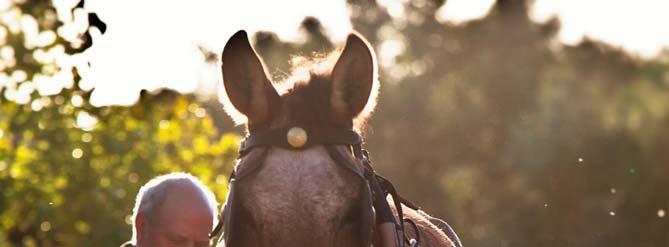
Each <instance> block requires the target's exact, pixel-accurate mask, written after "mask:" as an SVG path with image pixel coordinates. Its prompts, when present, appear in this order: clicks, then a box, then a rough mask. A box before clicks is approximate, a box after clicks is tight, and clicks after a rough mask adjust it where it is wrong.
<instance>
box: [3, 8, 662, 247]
mask: <svg viewBox="0 0 669 247" xmlns="http://www.w3.org/2000/svg"><path fill="white" fill-rule="evenodd" d="M668 8H669V6H667V4H666V3H663V2H662V1H644V2H643V4H641V3H640V2H636V1H601V0H592V1H549V0H536V1H531V0H497V1H495V0H476V1H471V0H469V1H466V0H448V1H443V0H412V1H407V0H402V1H399V0H398V1H395V0H378V1H373V0H371V1H362V0H348V1H323V2H320V1H305V2H300V1H273V2H269V3H268V2H260V1H245V2H244V3H238V4H233V3H218V2H214V1H206V0H198V1H188V2H186V1H183V2H181V1H157V0H155V1H125V0H124V1H92V0H91V1H85V2H84V1H78V0H53V1H46V0H3V1H0V45H1V48H0V58H1V59H0V247H5V246H7V247H9V246H118V245H119V244H120V243H122V242H123V241H125V240H127V239H128V238H129V237H130V235H131V230H130V225H129V224H130V214H131V213H132V212H131V210H132V205H133V201H134V196H135V195H136V193H137V190H138V189H139V187H140V186H141V185H142V184H143V183H145V182H146V181H148V180H149V179H150V178H152V177H153V176H156V175H158V174H163V173H166V172H170V171H188V172H191V173H193V174H194V175H196V176H197V177H199V178H200V179H202V180H203V181H204V182H205V183H206V184H207V185H208V186H210V188H211V189H212V190H214V192H215V193H216V195H217V196H218V200H219V202H223V201H224V200H225V198H224V197H225V194H226V189H227V188H226V183H227V175H228V174H229V171H230V169H231V166H232V162H233V161H234V159H235V157H236V149H237V145H238V143H239V140H240V139H241V136H243V128H242V127H240V126H234V124H233V123H232V121H231V120H230V119H229V118H228V117H227V115H226V114H225V113H224V112H223V110H222V106H221V103H220V102H221V101H220V98H221V97H224V94H222V93H221V80H222V79H221V75H220V62H219V58H218V57H219V54H220V52H221V51H222V48H223V46H224V45H225V41H226V40H227V38H228V37H229V36H230V35H231V34H233V33H234V32H235V31H237V30H239V29H246V30H248V31H250V32H251V33H254V35H253V38H252V42H253V43H254V47H255V48H256V50H257V52H258V53H259V55H260V56H261V57H262V58H263V59H264V60H265V62H266V64H267V68H268V70H269V71H268V72H269V74H271V76H272V77H273V78H274V79H275V80H280V79H283V78H286V77H287V76H288V75H289V74H290V72H291V71H290V70H291V64H290V61H291V58H292V57H293V56H295V55H302V56H307V57H308V56H311V55H313V54H314V53H324V52H329V51H332V50H333V49H336V48H337V47H340V46H341V45H342V41H343V39H344V38H345V37H346V34H347V33H349V32H350V31H351V30H357V31H358V32H360V33H361V34H362V35H364V36H365V37H366V38H367V39H368V40H369V41H370V43H371V44H372V45H373V46H374V48H375V50H376V52H377V56H378V61H379V65H380V73H379V74H380V81H381V83H382V87H381V94H380V98H379V99H380V101H379V105H378V108H377V110H376V112H375V114H374V115H373V119H372V121H371V122H370V125H369V126H368V128H367V130H366V140H367V148H368V149H369V150H370V152H371V153H372V157H373V158H374V161H375V164H376V166H377V169H378V170H379V171H380V173H382V174H383V175H385V176H387V177H389V178H390V179H391V180H392V181H394V182H395V184H396V186H397V187H398V189H399V191H400V192H401V193H402V194H403V195H404V196H405V197H408V198H409V199H411V200H413V201H415V202H416V203H417V204H419V205H421V206H422V207H423V208H424V210H425V211H427V212H429V213H431V214H433V215H435V216H438V217H442V218H444V219H446V220H447V221H448V222H449V223H450V224H451V225H452V226H453V227H455V229H456V231H457V232H458V233H459V235H460V237H461V239H462V240H463V243H464V245H465V246H669V216H667V215H666V214H667V211H669V194H668V193H667V191H666V190H667V189H669V150H668V147H669V114H668V113H669V49H667V47H669V33H668V32H666V23H669V15H666V10H667V9H668Z"/></svg>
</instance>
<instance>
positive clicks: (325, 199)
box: [222, 32, 453, 247]
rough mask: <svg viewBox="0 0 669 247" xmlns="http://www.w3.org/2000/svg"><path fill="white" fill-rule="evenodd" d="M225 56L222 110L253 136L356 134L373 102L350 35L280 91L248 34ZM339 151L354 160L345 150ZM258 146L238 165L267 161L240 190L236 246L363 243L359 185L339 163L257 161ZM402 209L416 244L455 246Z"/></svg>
mask: <svg viewBox="0 0 669 247" xmlns="http://www.w3.org/2000/svg"><path fill="white" fill-rule="evenodd" d="M222 57H223V75H224V83H225V84H226V85H225V89H226V93H227V94H228V98H229V100H230V102H229V104H227V107H226V111H228V112H229V113H234V112H236V111H238V112H240V113H241V114H244V115H245V116H246V117H247V118H248V121H247V128H248V130H249V132H251V133H254V132H256V131H262V130H265V129H268V128H280V127H291V126H300V127H303V128H306V129H314V130H317V129H319V128H331V127H337V128H357V129H360V128H362V127H363V123H364V120H365V119H366V118H367V117H368V116H369V114H370V112H371V111H372V110H373V108H374V106H375V104H376V92H377V91H378V82H377V81H376V62H375V59H374V53H373V51H372V50H371V48H369V45H368V44H367V43H366V41H364V40H363V39H361V38H360V37H359V36H357V35H351V36H349V38H348V39H347V42H346V46H345V47H344V49H343V51H342V52H341V55H339V54H335V55H330V56H327V57H324V58H322V59H318V60H314V61H310V62H308V63H307V64H302V66H301V67H299V70H297V71H296V73H294V75H293V77H291V78H290V79H289V80H288V81H287V82H284V83H282V84H280V85H278V86H277V87H279V88H283V90H280V92H276V91H275V90H274V88H275V87H274V86H272V84H271V83H270V82H269V80H268V79H267V77H266V75H265V70H264V67H263V66H262V62H261V61H260V60H259V59H258V58H257V57H256V55H255V53H254V52H253V49H252V48H251V47H250V45H249V44H248V38H247V37H246V33H244V32H238V33H237V34H235V35H234V36H233V37H232V38H231V39H230V41H228V44H226V48H225V50H224V52H223V56H222ZM333 65H334V67H333ZM232 107H234V109H232ZM233 115H234V114H233ZM338 148H339V152H342V153H346V158H348V159H352V160H354V157H353V156H352V155H351V154H350V150H348V149H347V148H346V147H344V146H341V147H338ZM261 149H263V148H257V149H256V150H253V151H252V152H251V153H250V154H248V155H247V156H246V157H245V158H244V159H243V160H241V161H240V162H239V164H238V165H237V166H236V168H235V169H238V170H243V169H245V168H246V167H248V164H252V163H257V162H264V166H263V168H262V169H261V170H259V171H258V172H257V173H254V174H252V175H250V176H249V177H246V178H245V180H243V181H240V183H239V184H238V185H237V189H236V190H237V191H236V193H237V195H238V196H239V201H238V203H239V207H240V209H239V210H237V212H238V213H237V214H236V217H235V222H234V223H233V224H234V226H235V227H236V228H238V230H235V232H236V233H237V234H239V235H238V236H237V238H236V239H238V240H239V242H237V243H233V244H234V246H235V247H239V246H242V247H245V246H324V247H335V246H362V245H363V243H361V241H360V236H359V235H358V233H359V232H360V229H359V226H360V222H359V221H360V217H359V214H358V213H359V212H360V211H361V209H360V205H359V204H358V201H359V198H360V196H361V192H362V191H364V190H363V189H362V188H363V187H362V186H364V184H363V181H361V180H360V179H359V178H357V177H356V176H355V175H354V174H353V173H351V172H350V171H348V170H346V169H345V168H343V167H342V166H341V165H339V164H336V163H335V162H334V161H333V160H332V159H331V158H330V157H329V155H328V154H327V151H326V150H325V148H324V147H321V146H316V147H310V148H307V149H304V150H287V149H282V148H276V147H267V149H268V150H267V152H268V153H267V156H266V159H265V160H264V161H263V160H259V159H258V158H259V155H260V153H261V152H263V151H264V150H261ZM360 169H362V167H360ZM404 210H405V216H406V217H408V218H410V219H413V220H414V221H415V222H416V223H417V224H418V226H419V227H420V228H421V237H422V239H423V241H422V243H421V244H422V245H421V246H453V245H452V243H451V241H450V240H449V239H448V237H446V235H444V234H443V233H442V232H441V231H440V230H439V229H438V228H437V227H436V226H434V225H433V224H432V223H430V221H429V219H428V218H426V217H425V216H426V215H425V214H421V212H417V211H414V210H411V209H408V208H407V209H404ZM408 229H411V228H408ZM408 232H409V234H413V233H412V232H411V230H409V231H408Z"/></svg>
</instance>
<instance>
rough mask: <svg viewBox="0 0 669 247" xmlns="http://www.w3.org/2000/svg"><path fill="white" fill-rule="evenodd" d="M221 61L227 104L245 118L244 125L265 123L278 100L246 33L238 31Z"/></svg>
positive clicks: (224, 50) (226, 46)
mask: <svg viewBox="0 0 669 247" xmlns="http://www.w3.org/2000/svg"><path fill="white" fill-rule="evenodd" d="M221 57H222V62H223V65H222V71H223V85H224V86H225V92H226V94H227V95H228V99H229V100H230V103H232V105H233V106H234V108H235V109H236V110H237V111H239V112H240V113H241V114H244V115H245V116H246V117H247V119H248V122H247V124H249V125H251V124H262V123H266V122H268V121H269V120H270V117H271V109H270V108H271V106H272V105H277V102H279V100H280V96H279V94H278V93H277V92H276V90H275V89H274V87H273V86H272V83H271V82H270V80H269V79H268V78H267V75H266V74H265V68H264V66H263V64H262V62H261V61H260V59H259V58H258V56H257V55H256V53H255V51H254V50H253V48H252V47H251V44H250V42H249V38H248V35H247V34H246V31H244V30H240V31H238V32H237V33H235V34H234V35H232V37H231V38H230V40H228V43H227V44H226V45H225V48H224V49H223V55H222V56H221Z"/></svg>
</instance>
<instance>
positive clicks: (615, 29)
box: [530, 0, 669, 57]
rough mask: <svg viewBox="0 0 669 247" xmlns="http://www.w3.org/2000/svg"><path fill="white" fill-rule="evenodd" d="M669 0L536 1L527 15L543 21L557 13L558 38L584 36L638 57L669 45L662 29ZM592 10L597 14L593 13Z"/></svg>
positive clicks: (569, 40)
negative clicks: (636, 1) (630, 52)
mask: <svg viewBox="0 0 669 247" xmlns="http://www.w3.org/2000/svg"><path fill="white" fill-rule="evenodd" d="M667 9H669V2H667V1H663V0H648V1H644V2H643V4H636V3H635V2H632V1H606V0H591V1H577V0H562V1H548V0H537V1H536V2H535V3H534V5H533V8H532V9H531V11H530V17H531V18H532V19H533V20H535V21H539V22H544V21H547V20H548V19H550V18H551V17H552V16H558V17H559V18H560V22H561V30H560V32H559V39H560V41H562V42H564V43H567V44H577V43H578V42H580V41H581V40H582V39H583V37H584V36H586V35H587V36H588V37H590V38H593V39H597V40H602V41H605V42H607V43H610V44H613V45H616V46H621V47H623V48H625V49H627V50H628V51H632V52H635V53H638V54H639V55H641V56H645V57H651V56H654V55H656V54H657V53H658V52H659V51H660V50H661V49H662V47H668V46H669V32H664V31H661V29H663V28H664V25H661V23H662V24H664V23H669V15H667V14H666V13H667ZM593 11H595V12H596V13H597V15H596V16H593Z"/></svg>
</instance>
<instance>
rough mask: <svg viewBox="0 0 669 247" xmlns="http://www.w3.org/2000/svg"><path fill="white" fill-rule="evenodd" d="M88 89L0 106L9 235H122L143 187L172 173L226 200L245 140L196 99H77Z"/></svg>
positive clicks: (53, 241)
mask: <svg viewBox="0 0 669 247" xmlns="http://www.w3.org/2000/svg"><path fill="white" fill-rule="evenodd" d="M78 93H80V91H79V90H65V91H64V92H62V93H61V94H59V95H57V96H50V97H46V96H45V97H41V98H37V99H34V100H40V101H42V102H50V103H45V106H44V107H43V108H42V109H40V110H39V111H34V110H32V109H30V105H19V104H16V103H13V102H6V103H3V104H2V105H1V106H0V107H1V111H0V112H2V114H1V115H0V126H1V128H0V130H1V131H2V133H4V134H3V137H2V139H0V157H2V159H0V162H1V163H0V185H1V187H2V188H3V189H2V197H0V198H1V199H0V219H2V221H0V228H1V229H6V231H2V233H0V242H5V241H7V243H13V245H11V246H109V245H110V243H114V244H112V245H115V244H118V243H121V242H122V241H123V240H124V239H126V238H128V237H129V232H130V227H129V225H127V223H129V222H128V221H129V215H130V214H131V213H132V212H131V210H132V206H133V203H134V196H135V194H136V193H137V191H138V189H139V187H140V186H141V185H142V184H143V183H145V182H146V181H148V180H149V179H151V178H152V177H154V176H156V175H159V174H164V173H168V172H174V171H187V172H191V173H192V174H194V175H195V176H197V177H198V178H200V179H201V180H202V181H203V182H204V183H205V184H207V185H208V186H209V187H210V189H212V190H213V191H215V192H216V195H217V196H219V197H218V200H219V201H220V202H222V201H223V200H224V198H223V196H224V195H225V193H226V183H227V178H226V176H224V175H223V174H228V173H229V168H230V165H231V163H232V161H233V159H234V157H235V156H236V146H237V144H238V139H239V138H238V136H237V135H234V134H228V135H222V136H221V135H220V134H219V132H218V131H217V130H216V128H215V127H214V126H213V123H212V120H211V119H210V118H209V116H208V114H207V113H206V111H205V110H204V109H203V108H202V107H201V106H200V105H199V104H198V103H196V102H195V101H194V99H193V98H192V97H189V96H184V95H179V94H176V93H173V92H170V91H163V92H161V93H160V94H158V95H144V96H143V97H142V99H141V102H140V103H138V104H136V105H134V106H131V107H102V108H93V107H91V106H89V105H88V104H87V103H86V99H85V98H84V103H83V105H82V106H79V107H77V106H75V105H76V104H78V103H76V102H77V101H78V100H76V99H81V96H79V95H78ZM73 102H75V103H74V104H73ZM87 121H88V122H87ZM92 122H96V123H95V124H94V125H92V126H89V125H90V124H91V123H92Z"/></svg>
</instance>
